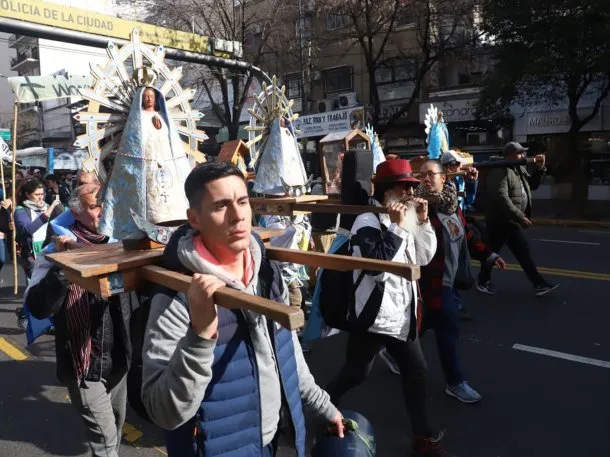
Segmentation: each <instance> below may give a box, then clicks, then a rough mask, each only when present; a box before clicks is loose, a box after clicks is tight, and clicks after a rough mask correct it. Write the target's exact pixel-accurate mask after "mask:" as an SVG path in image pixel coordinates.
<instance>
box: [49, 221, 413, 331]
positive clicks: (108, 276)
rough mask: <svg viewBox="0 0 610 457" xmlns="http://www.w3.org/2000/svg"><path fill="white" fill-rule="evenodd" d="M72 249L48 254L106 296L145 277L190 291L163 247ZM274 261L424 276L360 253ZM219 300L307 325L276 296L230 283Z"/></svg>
mask: <svg viewBox="0 0 610 457" xmlns="http://www.w3.org/2000/svg"><path fill="white" fill-rule="evenodd" d="M255 231H257V232H258V233H259V235H261V237H262V238H263V240H264V241H268V240H269V239H270V238H271V237H272V236H275V235H278V234H280V233H282V232H281V231H277V230H266V229H256V230H255ZM71 247H72V248H74V249H71V250H69V251H66V252H58V253H55V254H48V255H47V258H48V259H50V260H51V261H53V262H54V263H56V264H57V265H59V266H61V267H62V268H63V270H64V272H65V276H66V279H68V280H69V281H70V282H73V283H75V284H78V285H80V286H82V287H83V288H85V289H86V290H88V291H89V292H91V293H93V294H95V295H98V296H100V297H110V296H112V295H115V294H119V293H124V292H130V291H134V290H138V288H139V287H141V284H142V282H143V281H149V282H153V283H156V284H160V285H163V286H165V287H168V288H170V289H172V290H175V291H178V292H186V291H187V290H188V287H189V284H190V281H191V278H190V277H189V276H186V275H182V274H179V273H176V272H173V271H170V270H167V269H165V268H162V267H160V266H159V265H158V264H159V263H160V261H161V259H162V256H163V249H162V248H158V249H146V250H133V249H125V248H124V247H123V246H122V244H120V243H113V244H106V245H101V246H91V247H82V246H77V245H73V246H71ZM266 254H267V257H268V258H269V259H270V260H277V261H281V262H290V263H298V264H302V265H308V266H312V267H321V268H328V269H333V270H339V271H352V270H369V271H386V272H389V273H394V274H397V275H399V276H403V277H405V278H407V279H409V280H416V279H418V278H419V276H420V270H419V267H418V266H417V265H409V264H402V263H397V262H387V261H379V260H372V259H364V258H359V257H350V256H341V255H333V254H321V253H318V252H303V251H296V250H291V249H282V248H274V247H267V248H266ZM215 299H216V303H217V304H218V305H219V306H223V307H225V308H229V309H235V308H243V309H248V310H251V311H254V312H257V313H260V314H263V315H265V316H267V317H269V318H271V319H273V320H274V321H276V322H278V323H279V324H280V325H282V326H284V327H286V328H289V329H291V330H294V329H297V328H299V327H302V326H303V325H304V316H303V312H302V311H301V310H300V309H295V308H294V307H290V306H286V305H282V304H278V303H276V302H274V301H272V300H267V299H264V298H261V297H254V296H252V295H249V294H246V293H244V292H239V291H236V290H234V289H230V288H227V287H223V288H221V289H220V290H219V291H218V292H217V293H216V294H215Z"/></svg>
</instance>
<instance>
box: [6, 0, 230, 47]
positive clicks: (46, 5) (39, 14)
mask: <svg viewBox="0 0 610 457" xmlns="http://www.w3.org/2000/svg"><path fill="white" fill-rule="evenodd" d="M0 18H9V19H16V20H20V21H26V22H32V23H35V24H41V25H47V26H51V27H58V28H61V29H67V30H74V31H77V32H83V33H90V34H92V35H102V36H105V37H108V38H110V39H112V38H119V39H123V40H129V39H130V37H131V32H132V31H133V29H134V28H137V29H139V30H140V36H141V40H142V41H143V42H144V43H150V44H154V45H163V46H165V47H168V48H173V49H180V50H184V51H191V52H197V53H201V54H211V53H212V50H211V49H210V41H211V40H210V39H209V38H208V37H207V36H202V35H196V34H194V33H187V32H181V31H178V30H170V29H166V28H164V27H157V26H154V25H151V24H145V23H141V22H134V21H128V20H125V19H119V18H117V17H114V16H109V15H106V14H99V13H96V12H93V11H87V10H82V9H78V8H72V7H68V6H62V5H58V4H55V3H50V2H43V1H41V0H0ZM224 47H226V45H225V46H224ZM230 47H233V46H230Z"/></svg>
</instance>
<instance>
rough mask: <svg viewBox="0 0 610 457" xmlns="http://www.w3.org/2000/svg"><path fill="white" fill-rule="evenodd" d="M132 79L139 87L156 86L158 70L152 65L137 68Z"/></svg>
mask: <svg viewBox="0 0 610 457" xmlns="http://www.w3.org/2000/svg"><path fill="white" fill-rule="evenodd" d="M131 79H132V80H133V82H134V84H135V85H136V86H137V87H141V86H154V85H155V83H156V82H157V72H155V70H153V69H152V68H150V67H140V68H136V69H135V70H134V71H133V75H132V77H131Z"/></svg>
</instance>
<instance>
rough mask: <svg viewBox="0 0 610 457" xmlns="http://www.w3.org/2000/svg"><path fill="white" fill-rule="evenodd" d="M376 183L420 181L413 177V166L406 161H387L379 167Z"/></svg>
mask: <svg viewBox="0 0 610 457" xmlns="http://www.w3.org/2000/svg"><path fill="white" fill-rule="evenodd" d="M373 182H374V183H377V184H378V183H393V182H415V183H419V182H420V180H419V179H417V178H415V177H414V176H413V170H412V169H411V164H410V163H409V161H408V160H405V159H394V160H386V161H385V162H381V163H380V164H379V165H377V169H376V170H375V177H374V178H373Z"/></svg>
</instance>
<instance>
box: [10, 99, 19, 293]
mask: <svg viewBox="0 0 610 457" xmlns="http://www.w3.org/2000/svg"><path fill="white" fill-rule="evenodd" d="M18 115H19V104H18V103H17V102H15V107H14V109H13V169H12V170H11V175H12V179H13V183H12V186H13V187H12V190H13V197H12V198H13V208H12V216H13V217H11V220H13V221H14V220H15V217H14V215H15V208H16V206H17V195H16V191H15V172H16V170H17V116H18ZM12 234H13V284H14V285H13V293H14V294H15V295H17V292H18V291H19V282H18V270H17V231H16V230H13V232H12Z"/></svg>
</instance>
